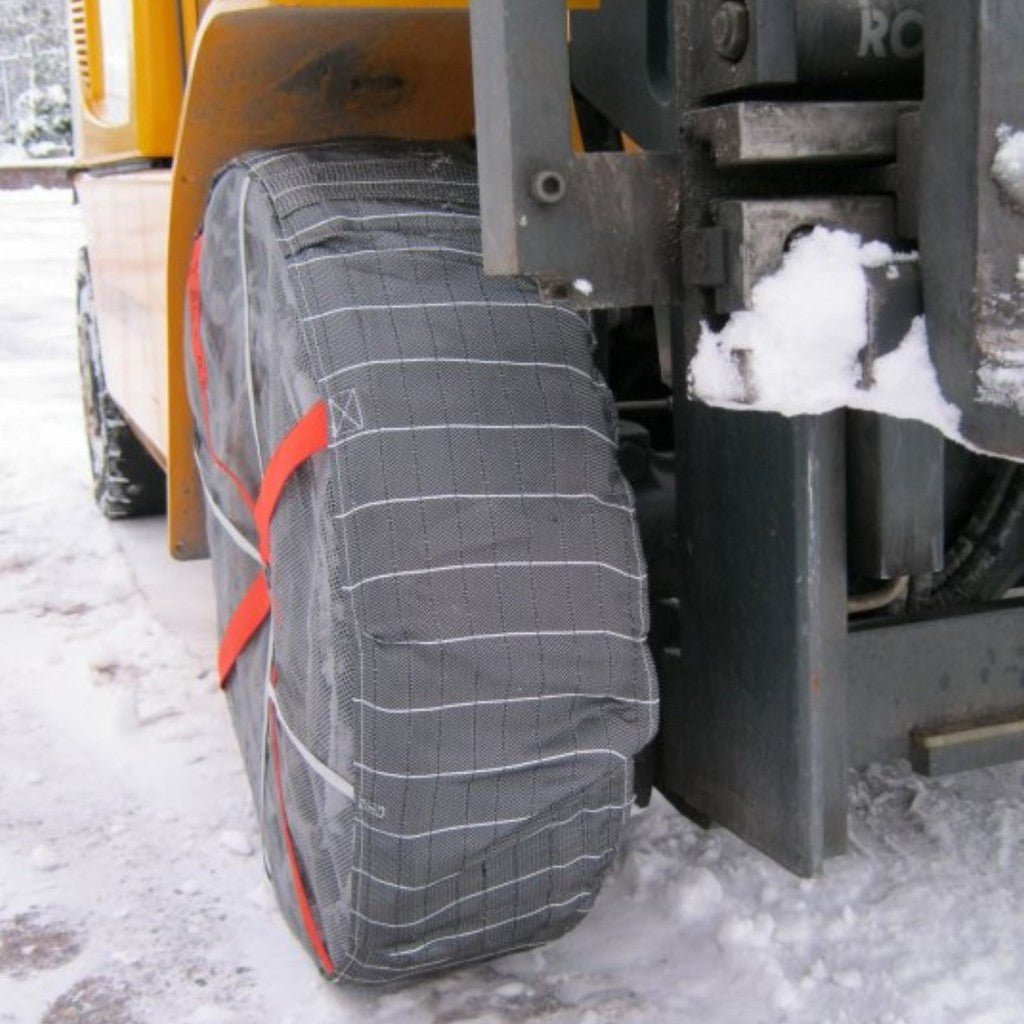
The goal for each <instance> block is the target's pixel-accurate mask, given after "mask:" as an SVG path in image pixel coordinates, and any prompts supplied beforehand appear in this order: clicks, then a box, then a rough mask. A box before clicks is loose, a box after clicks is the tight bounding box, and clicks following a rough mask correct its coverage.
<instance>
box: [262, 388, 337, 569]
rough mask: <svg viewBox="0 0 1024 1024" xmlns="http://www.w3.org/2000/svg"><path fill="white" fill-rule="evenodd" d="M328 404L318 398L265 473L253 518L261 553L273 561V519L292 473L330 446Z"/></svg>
mask: <svg viewBox="0 0 1024 1024" xmlns="http://www.w3.org/2000/svg"><path fill="white" fill-rule="evenodd" d="M328 434H329V430H328V425H327V405H326V404H325V403H324V402H317V403H316V405H314V406H313V408H312V409H310V410H309V412H307V413H306V415H305V416H303V417H302V419H301V420H299V422H298V423H296V424H295V426H294V427H292V429H291V430H290V431H289V432H288V436H287V437H285V439H284V440H283V441H282V442H281V443H280V445H278V448H277V451H275V452H274V454H273V455H272V456H271V457H270V462H269V463H267V468H266V471H265V472H264V474H263V486H262V487H261V488H260V494H259V497H258V498H257V499H256V507H255V509H254V510H253V519H255V521H256V533H257V535H258V536H259V539H260V557H261V558H262V559H263V562H264V564H265V565H270V520H271V519H273V517H274V510H275V509H276V508H277V503H278V501H280V500H281V494H282V492H283V491H284V489H285V486H286V485H287V483H288V481H289V480H290V479H291V477H292V474H293V473H294V472H295V471H296V470H297V469H298V468H299V466H301V465H302V464H303V463H304V462H305V461H306V460H307V459H308V458H310V457H311V456H313V455H315V454H316V453H317V452H318V451H321V450H322V449H324V448H326V447H327V442H328Z"/></svg>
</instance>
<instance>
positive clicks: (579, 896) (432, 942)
mask: <svg viewBox="0 0 1024 1024" xmlns="http://www.w3.org/2000/svg"><path fill="white" fill-rule="evenodd" d="M593 895H594V890H593V889H584V890H583V891H582V892H578V893H576V895H575V896H570V897H569V898H568V899H567V900H561V901H560V902H558V903H546V904H545V905H544V906H543V907H538V908H537V909H536V910H531V911H529V913H526V914H518V915H516V916H515V917H509V918H506V919H505V920H503V921H494V922H492V923H491V924H485V925H481V926H480V927H479V928H471V929H470V930H469V931H465V932H455V933H454V934H452V935H439V936H438V937H437V938H435V939H428V940H427V941H426V942H421V943H420V944H419V945H418V946H412V947H411V948H409V949H403V950H400V951H399V952H397V953H390V954H389V956H391V957H393V958H395V959H397V958H399V957H403V956H412V955H413V954H414V953H419V952H422V951H423V950H424V949H428V948H429V947H430V946H436V945H437V944H438V943H440V942H454V941H455V940H456V939H465V938H469V936H471V935H480V934H482V933H483V932H487V931H492V930H493V929H495V928H501V927H503V926H505V925H507V924H518V923H519V922H520V921H525V920H526V919H527V918H529V917H536V916H537V915H538V914H546V913H547V912H548V911H551V910H558V909H560V908H561V907H567V906H569V905H570V904H572V903H578V902H579V901H580V900H583V899H586V898H587V897H588V896H593Z"/></svg>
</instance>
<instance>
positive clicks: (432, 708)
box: [352, 692, 658, 715]
mask: <svg viewBox="0 0 1024 1024" xmlns="http://www.w3.org/2000/svg"><path fill="white" fill-rule="evenodd" d="M541 700H604V701H609V702H612V703H615V704H657V703H658V702H657V700H642V699H641V698H639V697H620V696H618V695H617V694H614V693H583V692H578V693H543V694H537V695H536V696H534V697H495V698H488V699H486V700H464V701H454V702H453V703H451V704H433V705H428V706H424V707H418V708H390V707H385V706H384V705H381V704H374V703H372V702H371V701H368V700H367V701H364V700H363V699H362V698H360V697H356V698H353V700H352V703H353V704H365V705H366V707H368V708H369V709H370V710H371V711H379V712H380V713H381V714H382V715H426V714H434V713H437V712H440V711H456V710H459V709H460V708H479V707H486V706H488V705H500V704H527V703H533V702H535V701H541Z"/></svg>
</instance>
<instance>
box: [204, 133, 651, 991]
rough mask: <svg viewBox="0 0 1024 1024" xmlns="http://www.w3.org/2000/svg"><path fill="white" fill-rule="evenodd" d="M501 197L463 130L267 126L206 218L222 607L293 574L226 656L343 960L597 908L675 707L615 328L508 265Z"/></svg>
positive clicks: (266, 807)
mask: <svg viewBox="0 0 1024 1024" xmlns="http://www.w3.org/2000/svg"><path fill="white" fill-rule="evenodd" d="M476 193H477V186H476V171H475V167H474V165H473V161H472V158H471V156H470V155H469V153H468V151H467V150H466V149H465V148H463V147H453V146H430V145H413V144H397V143H385V142H366V141H363V142H359V143H352V144H344V143H342V144H337V145H329V146H324V147H316V148H311V149H307V150H305V151H279V152H275V153H253V154H249V155H247V156H245V157H242V158H240V159H239V160H237V161H235V162H234V163H233V164H232V165H230V166H229V167H228V168H226V169H225V170H224V172H223V173H222V174H221V175H220V177H219V179H218V181H217V183H216V184H215V186H214V189H213V192H212V195H211V198H210V202H209V205H208V207H207V211H206V216H205V220H204V233H203V237H202V241H201V244H200V245H198V246H197V253H201V257H200V258H199V259H197V261H196V262H195V263H194V274H193V282H195V283H194V284H193V290H192V292H191V293H190V299H189V304H188V309H189V325H188V335H187V337H186V339H185V343H186V346H187V348H188V351H189V358H188V364H189V387H190V397H191V402H192V409H193V414H194V417H195V421H196V424H197V433H198V447H197V457H198V460H199V467H200V471H201V477H202V480H203V483H204V486H205V489H206V495H207V502H208V516H207V533H208V536H209V540H210V552H211V557H212V560H213V568H214V579H215V582H216V589H217V600H218V617H219V620H220V628H221V633H222V635H228V636H230V635H231V630H230V627H229V623H233V622H235V621H237V617H236V616H235V615H234V613H235V611H236V609H239V608H242V607H243V606H244V602H245V599H246V597H247V595H248V594H249V593H251V592H252V591H253V584H254V583H255V584H259V583H260V578H259V577H260V575H261V574H263V575H264V576H265V578H266V580H267V581H268V584H269V589H270V590H271V591H272V600H268V602H267V608H268V614H269V618H268V619H266V620H265V621H264V624H263V625H262V626H260V627H259V629H258V631H257V632H255V633H253V634H251V635H250V637H249V639H250V640H251V642H247V643H246V645H245V646H244V648H243V650H242V653H241V655H240V656H239V657H238V659H237V661H233V662H232V664H233V668H230V669H228V670H227V672H225V671H224V668H223V666H222V671H221V674H222V678H223V679H224V681H225V683H226V695H227V700H228V703H229V706H230V710H231V714H232V718H233V721H234V725H235V729H236V732H237V734H238V738H239V743H240V746H241V747H242V752H243V756H244V759H245V762H246V767H247V772H248V776H249V780H250V783H251V785H252V789H253V793H254V797H255V802H256V805H257V808H258V814H259V818H260V823H261V831H262V837H263V845H264V851H265V859H266V863H267V865H268V870H269V872H270V875H271V879H272V883H273V885H274V888H275V891H276V894H277V897H278V901H279V903H280V905H281V908H282V910H283V912H284V914H285V916H286V918H287V919H288V921H289V923H290V924H291V926H292V928H293V929H294V931H295V932H296V934H297V935H298V936H299V938H300V940H302V941H303V942H304V944H305V945H306V946H307V948H308V950H309V951H310V952H311V953H312V954H314V955H315V956H316V958H317V959H318V960H319V963H320V965H321V967H322V969H323V970H324V972H325V973H326V974H328V975H329V976H331V977H332V978H334V979H335V980H343V979H344V980H352V981H360V982H368V983H381V982H389V981H394V980H398V979H401V978H403V977H406V976H411V975H415V974H420V973H424V972H428V971H432V970H436V969H438V967H440V966H441V965H442V964H443V965H444V966H445V967H446V968H452V967H455V966H457V965H458V964H460V963H465V962H470V961H473V960H478V959H484V958H487V957H493V956H496V955H498V954H501V953H505V952H509V951H511V950H514V949H518V948H522V947H524V946H532V945H539V944H541V943H543V942H546V941H549V940H552V939H555V938H557V937H558V936H560V935H562V934H564V933H565V932H566V931H568V930H569V929H570V928H571V927H573V926H574V925H575V924H576V923H577V922H578V921H579V920H580V919H581V917H582V915H583V914H584V913H585V912H586V911H587V910H588V909H589V908H590V906H591V905H592V903H593V900H594V898H595V896H596V893H597V890H598V888H599V887H600V884H601V881H602V878H603V876H604V874H605V872H606V871H607V869H608V867H609V866H610V864H611V863H612V861H613V859H614V857H615V851H616V850H617V849H618V847H619V844H620V842H621V838H622V829H623V825H624V822H625V819H626V816H627V815H628V809H629V805H630V803H631V802H632V799H633V783H634V777H633V758H634V757H635V755H636V754H637V752H638V751H639V750H641V749H642V748H643V747H644V746H645V745H646V744H647V743H648V741H649V740H650V739H651V737H652V736H653V734H654V731H655V729H656V725H657V710H656V697H655V693H656V682H655V680H654V676H653V668H652V665H651V661H650V656H649V653H648V650H647V646H646V634H647V628H648V611H647V591H646V579H647V577H646V571H645V568H644V564H643V555H642V551H641V547H640V539H639V533H638V531H637V526H636V516H635V506H634V501H633V495H632V492H631V490H630V488H629V485H628V484H627V482H626V480H625V479H624V477H623V476H622V474H621V472H620V470H619V468H618V465H617V462H616V450H617V434H616V422H615V407H614V401H613V399H612V396H611V393H610V392H609V390H608V388H607V386H606V385H605V383H604V381H603V380H602V379H601V377H600V375H599V374H598V372H597V370H596V369H595V367H594V362H593V337H592V333H591V330H590V325H589V323H588V322H587V321H586V320H585V319H584V318H583V317H581V316H579V315H578V314H576V313H575V312H574V311H573V310H571V309H569V308H567V307H564V306H551V305H550V304H547V303H543V302H541V300H540V298H539V296H538V294H537V289H536V287H535V286H534V285H533V284H532V283H531V282H529V281H527V280H522V279H508V278H505V279H502V278H488V277H486V276H485V275H484V274H483V272H482V267H481V258H480V252H479V250H480V247H481V243H480V226H479V217H478V205H477V195H476ZM194 318H195V319H194ZM195 328H198V330H196V329H195ZM317 408H319V409H320V410H321V411H322V412H323V415H324V416H325V417H326V424H325V426H324V428H323V440H322V446H321V447H319V448H317V449H315V450H314V452H313V454H311V455H308V456H307V457H306V458H305V459H304V461H303V462H302V464H301V465H299V467H298V468H297V469H296V470H295V471H294V474H293V475H292V476H291V477H290V478H289V482H288V484H287V487H286V488H285V489H284V490H283V492H281V494H280V501H279V502H277V503H276V506H275V509H276V510H275V512H274V515H273V519H272V520H271V522H270V526H269V529H268V531H267V532H268V533H269V543H268V544H267V545H266V547H265V548H263V547H262V546H261V544H260V540H261V539H262V538H258V537H257V535H256V532H255V530H254V528H253V522H254V518H253V514H252V512H251V511H250V510H251V509H252V508H253V506H254V504H255V503H254V502H253V498H254V497H255V495H256V494H257V493H258V492H261V488H262V487H265V486H266V484H265V483H264V480H273V479H275V473H274V472H271V471H268V468H267V467H268V466H272V465H274V464H275V460H276V458H277V456H278V455H279V454H280V453H281V452H282V451H283V450H285V449H286V448H288V442H289V439H290V438H293V437H294V436H295V431H296V430H297V429H298V428H299V427H301V426H302V425H303V424H304V423H306V422H307V421H308V419H309V416H310V414H311V413H315V412H316V410H317ZM257 549H261V550H263V551H265V552H266V554H263V555H261V554H260V551H259V550H257ZM261 563H263V564H262V565H261ZM261 621H263V620H261ZM268 623H269V625H268ZM271 634H272V642H271V639H270V638H271Z"/></svg>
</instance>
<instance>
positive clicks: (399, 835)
mask: <svg viewBox="0 0 1024 1024" xmlns="http://www.w3.org/2000/svg"><path fill="white" fill-rule="evenodd" d="M529 820H530V816H529V815H527V816H526V817H525V818H496V819H495V820H494V821H471V822H468V823H466V824H464V825H445V826H444V827H443V828H432V829H430V830H429V831H427V832H389V831H388V830H387V829H386V828H378V827H377V826H376V825H371V824H370V823H369V822H367V821H363V820H362V819H359V824H360V825H361V826H362V827H363V828H365V829H366V830H367V831H368V832H376V833H377V835H381V836H387V837H388V838H389V839H427V838H429V837H430V836H439V835H445V834H446V833H448V832H468V831H470V830H472V829H475V828H498V827H499V826H501V825H522V824H523V823H524V822H527V821H529ZM352 870H353V871H355V870H356V869H355V868H353V869H352Z"/></svg>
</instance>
